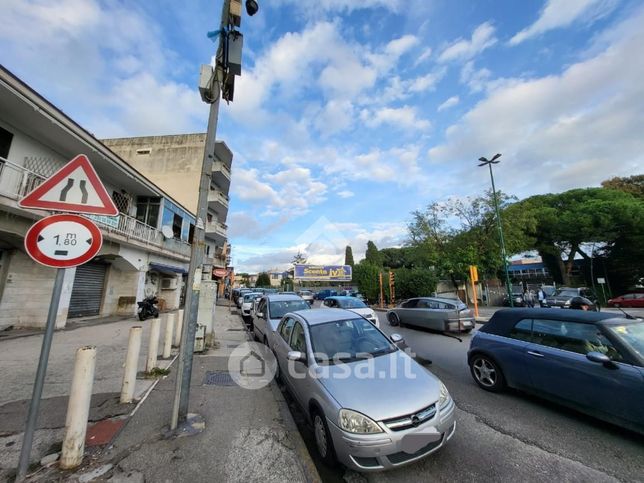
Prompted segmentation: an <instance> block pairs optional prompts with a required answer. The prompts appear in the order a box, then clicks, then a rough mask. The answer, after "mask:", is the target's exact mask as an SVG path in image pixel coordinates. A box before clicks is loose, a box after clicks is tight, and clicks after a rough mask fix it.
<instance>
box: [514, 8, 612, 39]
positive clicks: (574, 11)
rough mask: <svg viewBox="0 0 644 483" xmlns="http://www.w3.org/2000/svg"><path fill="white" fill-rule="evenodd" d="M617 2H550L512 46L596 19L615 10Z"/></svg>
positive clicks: (516, 36) (515, 36)
mask: <svg viewBox="0 0 644 483" xmlns="http://www.w3.org/2000/svg"><path fill="white" fill-rule="evenodd" d="M615 4H616V2H615V0H548V1H547V3H546V4H545V6H544V7H543V9H542V10H541V13H540V15H539V18H538V19H537V20H536V21H535V22H534V23H533V24H532V25H530V26H529V27H527V28H525V29H523V30H521V31H520V32H518V33H517V34H516V35H514V37H512V38H511V39H510V42H509V43H510V45H517V44H520V43H521V42H523V41H525V40H527V39H530V38H532V37H536V36H538V35H541V34H543V33H545V32H548V31H550V30H554V29H558V28H562V27H567V26H568V25H570V24H572V23H573V22H575V21H576V20H579V19H582V18H586V19H596V18H598V17H601V16H603V15H605V14H606V13H608V12H609V11H610V10H612V9H613V7H614V6H615Z"/></svg>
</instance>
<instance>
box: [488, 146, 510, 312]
mask: <svg viewBox="0 0 644 483" xmlns="http://www.w3.org/2000/svg"><path fill="white" fill-rule="evenodd" d="M500 157H501V154H495V155H494V157H493V158H492V159H490V160H489V161H488V159H487V158H484V157H481V158H479V161H480V162H481V164H479V166H485V165H487V167H488V168H490V179H491V180H492V196H493V198H494V210H495V211H496V223H497V226H498V228H499V238H500V240H501V259H502V260H503V269H504V270H505V289H506V290H507V292H508V301H509V302H510V307H514V300H512V287H511V286H510V272H508V257H507V254H506V252H505V240H504V238H503V225H502V224H501V213H500V211H499V199H498V198H497V196H496V187H495V186H494V174H493V173H492V165H493V164H498V163H499V161H498V159H499V158H500Z"/></svg>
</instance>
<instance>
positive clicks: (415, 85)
mask: <svg viewBox="0 0 644 483" xmlns="http://www.w3.org/2000/svg"><path fill="white" fill-rule="evenodd" d="M446 72H447V69H445V68H441V69H437V70H435V71H434V72H430V73H428V74H425V75H423V76H420V77H416V78H415V79H410V81H409V82H408V83H407V85H408V90H409V92H425V91H429V90H434V89H435V88H436V85H437V84H438V83H439V82H440V81H441V80H442V79H443V77H444V76H445V73H446Z"/></svg>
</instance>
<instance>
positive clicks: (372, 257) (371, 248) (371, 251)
mask: <svg viewBox="0 0 644 483" xmlns="http://www.w3.org/2000/svg"><path fill="white" fill-rule="evenodd" d="M364 259H365V261H366V262H367V263H370V264H372V265H375V266H376V267H382V255H381V254H380V252H379V251H378V248H377V247H376V244H375V243H374V242H372V241H371V240H369V241H368V242H367V251H366V253H365V257H364Z"/></svg>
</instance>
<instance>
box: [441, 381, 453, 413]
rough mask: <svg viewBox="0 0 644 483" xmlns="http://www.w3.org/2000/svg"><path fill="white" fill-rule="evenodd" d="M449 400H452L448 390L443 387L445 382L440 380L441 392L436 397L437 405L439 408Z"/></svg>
mask: <svg viewBox="0 0 644 483" xmlns="http://www.w3.org/2000/svg"><path fill="white" fill-rule="evenodd" d="M451 400H452V396H450V395H449V391H448V390H447V388H446V387H445V384H443V383H442V382H441V393H440V396H439V398H438V407H439V408H440V409H443V408H445V407H446V406H447V405H448V404H449V402H450V401H451Z"/></svg>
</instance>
